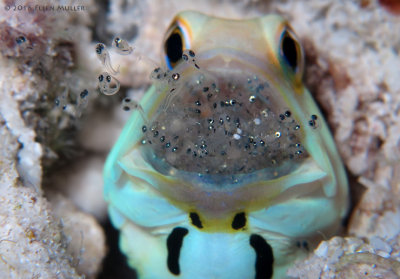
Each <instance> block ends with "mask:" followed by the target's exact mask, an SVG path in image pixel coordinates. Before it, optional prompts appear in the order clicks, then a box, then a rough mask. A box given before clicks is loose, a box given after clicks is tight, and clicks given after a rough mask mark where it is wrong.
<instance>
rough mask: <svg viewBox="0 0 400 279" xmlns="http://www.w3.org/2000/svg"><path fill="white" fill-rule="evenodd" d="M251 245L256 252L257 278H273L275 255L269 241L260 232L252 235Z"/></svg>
mask: <svg viewBox="0 0 400 279" xmlns="http://www.w3.org/2000/svg"><path fill="white" fill-rule="evenodd" d="M250 245H251V247H253V249H254V250H255V252H256V266H255V267H256V277H255V279H270V278H272V274H273V269H272V266H273V264H274V255H273V252H272V248H271V246H270V245H269V244H268V242H267V241H266V240H265V239H264V238H263V237H262V236H260V235H258V234H252V235H251V236H250Z"/></svg>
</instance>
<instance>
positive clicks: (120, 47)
mask: <svg viewBox="0 0 400 279" xmlns="http://www.w3.org/2000/svg"><path fill="white" fill-rule="evenodd" d="M112 45H113V47H114V48H115V49H116V50H117V52H118V54H121V55H129V54H131V53H132V51H133V48H132V47H131V46H130V45H129V44H128V42H127V41H126V40H124V39H122V38H120V37H115V38H114V39H113V41H112Z"/></svg>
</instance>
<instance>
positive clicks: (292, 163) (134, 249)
mask: <svg viewBox="0 0 400 279" xmlns="http://www.w3.org/2000/svg"><path fill="white" fill-rule="evenodd" d="M162 58H163V67H161V68H157V69H155V70H154V72H153V73H152V74H151V77H152V79H153V81H154V82H153V85H152V86H151V87H150V89H149V90H148V91H147V92H146V93H145V95H144V97H143V98H142V100H141V102H140V109H136V110H134V111H133V112H132V115H131V117H130V119H129V121H128V122H127V124H126V126H125V127H124V129H123V131H122V133H121V135H120V137H119V139H118V141H117V143H116V144H115V146H114V147H113V149H112V151H111V153H110V154H109V156H108V159H107V162H106V164H105V170H104V182H105V186H104V197H105V199H106V201H107V202H108V204H109V215H110V217H111V220H112V223H113V225H114V226H115V227H116V228H118V229H119V230H120V232H121V234H120V248H121V250H122V251H123V253H124V254H125V255H126V256H127V258H128V261H129V264H130V266H132V267H133V268H135V269H136V271H137V273H138V277H139V278H140V279H170V278H175V279H178V278H179V279H204V278H207V279H212V278H214V279H225V278H226V279H228V278H229V279H246V278H249V279H250V278H252V279H254V278H256V279H259V278H263V279H267V278H274V279H276V278H286V271H287V269H288V267H290V265H292V264H293V262H294V261H296V260H298V259H301V258H303V257H304V256H306V255H307V253H308V251H309V250H310V249H313V248H314V247H315V246H316V245H317V244H318V242H319V241H320V240H321V238H327V237H330V236H332V235H333V234H335V233H336V232H337V229H338V228H339V227H340V225H341V221H342V219H343V218H344V217H345V215H346V214H347V211H348V206H349V198H348V195H349V194H348V183H347V178H346V174H345V170H344V167H343V164H342V162H341V160H340V157H339V155H338V152H337V150H336V147H335V144H334V141H333V139H332V136H331V134H330V132H329V129H328V127H327V124H326V122H325V120H324V119H323V117H322V115H321V112H320V111H319V109H318V108H317V106H316V104H315V102H314V101H313V99H312V97H311V95H310V93H309V92H308V91H307V89H306V88H305V86H304V84H303V82H302V76H303V70H304V54H303V49H302V46H301V45H300V43H299V40H298V38H297V37H296V35H295V33H294V32H293V30H292V28H291V27H290V26H289V24H288V22H287V21H286V20H284V19H283V18H282V17H281V16H279V15H267V16H263V17H259V18H254V19H248V20H229V19H221V18H216V17H211V16H207V15H204V14H201V13H197V12H191V11H187V12H182V13H180V14H178V15H177V16H176V17H175V19H174V20H173V22H172V24H171V25H170V27H169V29H168V31H167V32H166V35H165V39H164V42H163V57H162Z"/></svg>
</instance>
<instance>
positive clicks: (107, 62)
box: [96, 43, 119, 75]
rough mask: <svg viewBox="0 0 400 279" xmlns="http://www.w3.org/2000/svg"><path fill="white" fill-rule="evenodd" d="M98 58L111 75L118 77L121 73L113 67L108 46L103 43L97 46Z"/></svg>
mask: <svg viewBox="0 0 400 279" xmlns="http://www.w3.org/2000/svg"><path fill="white" fill-rule="evenodd" d="M96 54H97V58H98V59H99V60H100V62H101V64H103V66H104V67H105V68H106V69H107V71H109V72H110V73H111V74H113V75H116V74H118V73H119V69H117V70H115V69H114V68H113V66H112V65H111V58H110V53H109V52H108V50H107V48H106V46H105V45H104V44H102V43H99V44H97V45H96Z"/></svg>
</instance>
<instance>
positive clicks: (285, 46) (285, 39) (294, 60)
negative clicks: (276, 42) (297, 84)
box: [279, 28, 303, 76]
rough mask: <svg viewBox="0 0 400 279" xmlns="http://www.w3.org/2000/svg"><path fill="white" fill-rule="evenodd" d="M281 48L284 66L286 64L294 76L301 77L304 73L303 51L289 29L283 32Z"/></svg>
mask: <svg viewBox="0 0 400 279" xmlns="http://www.w3.org/2000/svg"><path fill="white" fill-rule="evenodd" d="M279 47H280V55H281V57H282V58H283V61H284V64H286V66H287V67H288V68H289V69H291V70H292V71H293V73H294V74H296V75H297V74H299V75H300V76H301V74H302V71H303V50H302V48H301V46H300V44H299V42H298V41H297V39H296V36H295V35H294V33H293V32H292V31H291V30H290V29H289V28H285V29H284V30H283V32H282V35H281V40H280V46H279Z"/></svg>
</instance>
